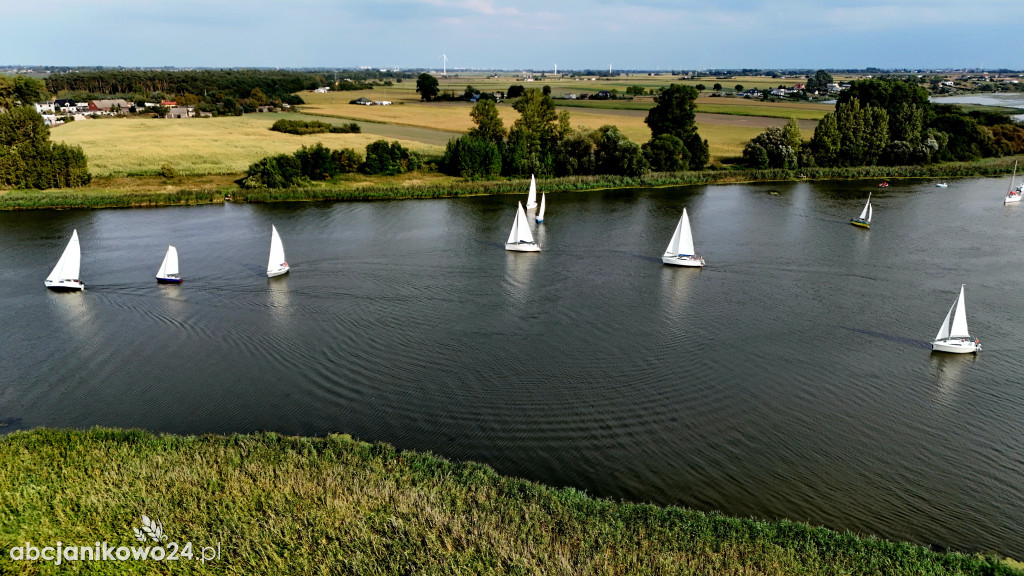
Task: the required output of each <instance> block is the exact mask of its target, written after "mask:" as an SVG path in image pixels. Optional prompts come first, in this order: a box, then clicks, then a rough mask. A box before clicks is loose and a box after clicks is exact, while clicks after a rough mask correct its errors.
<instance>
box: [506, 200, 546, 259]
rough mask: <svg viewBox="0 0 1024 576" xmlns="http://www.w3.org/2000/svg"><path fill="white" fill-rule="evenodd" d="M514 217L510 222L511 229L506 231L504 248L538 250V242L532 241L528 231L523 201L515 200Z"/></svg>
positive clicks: (523, 250) (522, 250)
mask: <svg viewBox="0 0 1024 576" xmlns="http://www.w3.org/2000/svg"><path fill="white" fill-rule="evenodd" d="M516 207H517V209H516V219H515V221H513V222H512V231H511V232H509V233H508V240H507V241H506V242H505V250H510V251H512V252H540V244H537V243H536V242H534V241H533V233H532V232H530V221H529V220H527V219H526V211H524V210H523V203H522V202H516Z"/></svg>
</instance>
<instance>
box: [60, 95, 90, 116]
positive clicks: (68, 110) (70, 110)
mask: <svg viewBox="0 0 1024 576" xmlns="http://www.w3.org/2000/svg"><path fill="white" fill-rule="evenodd" d="M53 106H54V108H56V109H57V110H60V111H61V112H63V113H65V114H74V113H75V112H79V111H84V110H88V109H89V103H88V102H86V103H84V104H83V103H79V102H75V101H74V100H71V99H69V98H60V99H58V100H54V102H53Z"/></svg>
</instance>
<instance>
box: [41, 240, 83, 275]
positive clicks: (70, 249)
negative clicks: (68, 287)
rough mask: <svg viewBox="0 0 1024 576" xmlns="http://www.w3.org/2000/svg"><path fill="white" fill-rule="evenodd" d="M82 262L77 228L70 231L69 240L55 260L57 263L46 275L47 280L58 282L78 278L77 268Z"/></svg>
mask: <svg viewBox="0 0 1024 576" xmlns="http://www.w3.org/2000/svg"><path fill="white" fill-rule="evenodd" d="M81 264H82V247H81V245H79V243H78V230H74V231H73V232H71V241H70V242H68V245H67V248H65V249H64V253H63V254H61V255H60V260H57V265H56V266H54V267H53V271H52V272H50V275H49V276H47V277H46V281H47V282H60V281H62V280H78V272H79V268H80V267H81Z"/></svg>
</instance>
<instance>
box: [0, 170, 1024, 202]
mask: <svg viewBox="0 0 1024 576" xmlns="http://www.w3.org/2000/svg"><path fill="white" fill-rule="evenodd" d="M1017 159H1018V158H1017V157H1004V158H998V159H986V160H980V161H976V162H956V163H945V164H933V165H925V166H896V167H892V166H861V167H852V168H804V169H797V170H785V169H765V170H750V169H745V170H702V171H694V172H656V173H649V174H645V175H643V176H639V177H628V176H572V177H555V178H545V179H541V180H539V182H540V183H541V186H542V187H543V189H544V192H548V193H551V192H571V191H586V190H605V189H613V188H659V187H672V186H695V185H710V184H743V183H750V182H799V181H803V180H814V181H818V180H879V179H885V180H903V179H925V178H931V179H951V178H976V177H986V176H999V175H1004V174H1009V173H1011V172H1013V169H1014V161H1015V160H1017ZM439 180H443V181H438V182H429V181H428V182H426V183H424V182H419V181H417V182H398V183H394V182H392V183H375V182H371V183H369V184H365V183H362V182H360V183H353V182H350V181H344V180H342V181H341V182H334V183H325V184H319V185H313V186H309V187H301V188H281V189H258V190H244V189H241V188H237V187H234V188H225V187H223V186H216V187H211V188H200V189H185V188H179V189H173V188H174V187H175V184H174V183H168V184H166V185H165V186H164V188H165V189H166V188H171V190H170V191H165V192H156V191H141V192H140V191H134V190H128V189H124V190H122V189H117V188H112V189H105V190H94V189H88V188H85V189H83V188H66V189H51V190H7V191H3V192H0V210H68V209H95V208H151V207H158V206H196V205H203V204H221V203H223V202H225V201H231V202H241V203H269V202H302V201H311V202H325V201H354V200H356V201H367V200H400V199H415V198H456V197H462V196H479V195H498V194H521V193H523V191H524V190H525V189H526V187H527V185H528V182H529V181H528V180H526V179H500V180H476V181H468V180H462V179H456V178H453V177H441V178H439ZM186 184H187V181H186Z"/></svg>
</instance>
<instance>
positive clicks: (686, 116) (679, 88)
mask: <svg viewBox="0 0 1024 576" xmlns="http://www.w3.org/2000/svg"><path fill="white" fill-rule="evenodd" d="M697 95H698V93H697V90H696V89H695V88H693V87H691V86H683V85H682V84H672V85H671V86H669V87H668V88H666V89H664V90H662V91H661V93H660V94H658V95H657V96H655V98H654V102H655V105H654V107H653V108H651V110H650V111H649V112H648V113H647V118H646V119H645V120H644V122H645V123H646V124H647V126H649V127H650V129H651V138H652V139H654V138H657V137H658V136H660V135H661V134H671V135H673V136H675V137H676V138H679V139H680V140H682V142H683V144H684V145H685V146H686V149H687V151H688V152H689V154H690V160H689V169H690V170H701V169H703V168H704V166H705V165H706V164H707V162H708V160H709V159H710V153H709V151H708V142H707V140H701V138H700V135H699V134H698V133H697V120H696V119H697V116H696V109H697Z"/></svg>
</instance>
